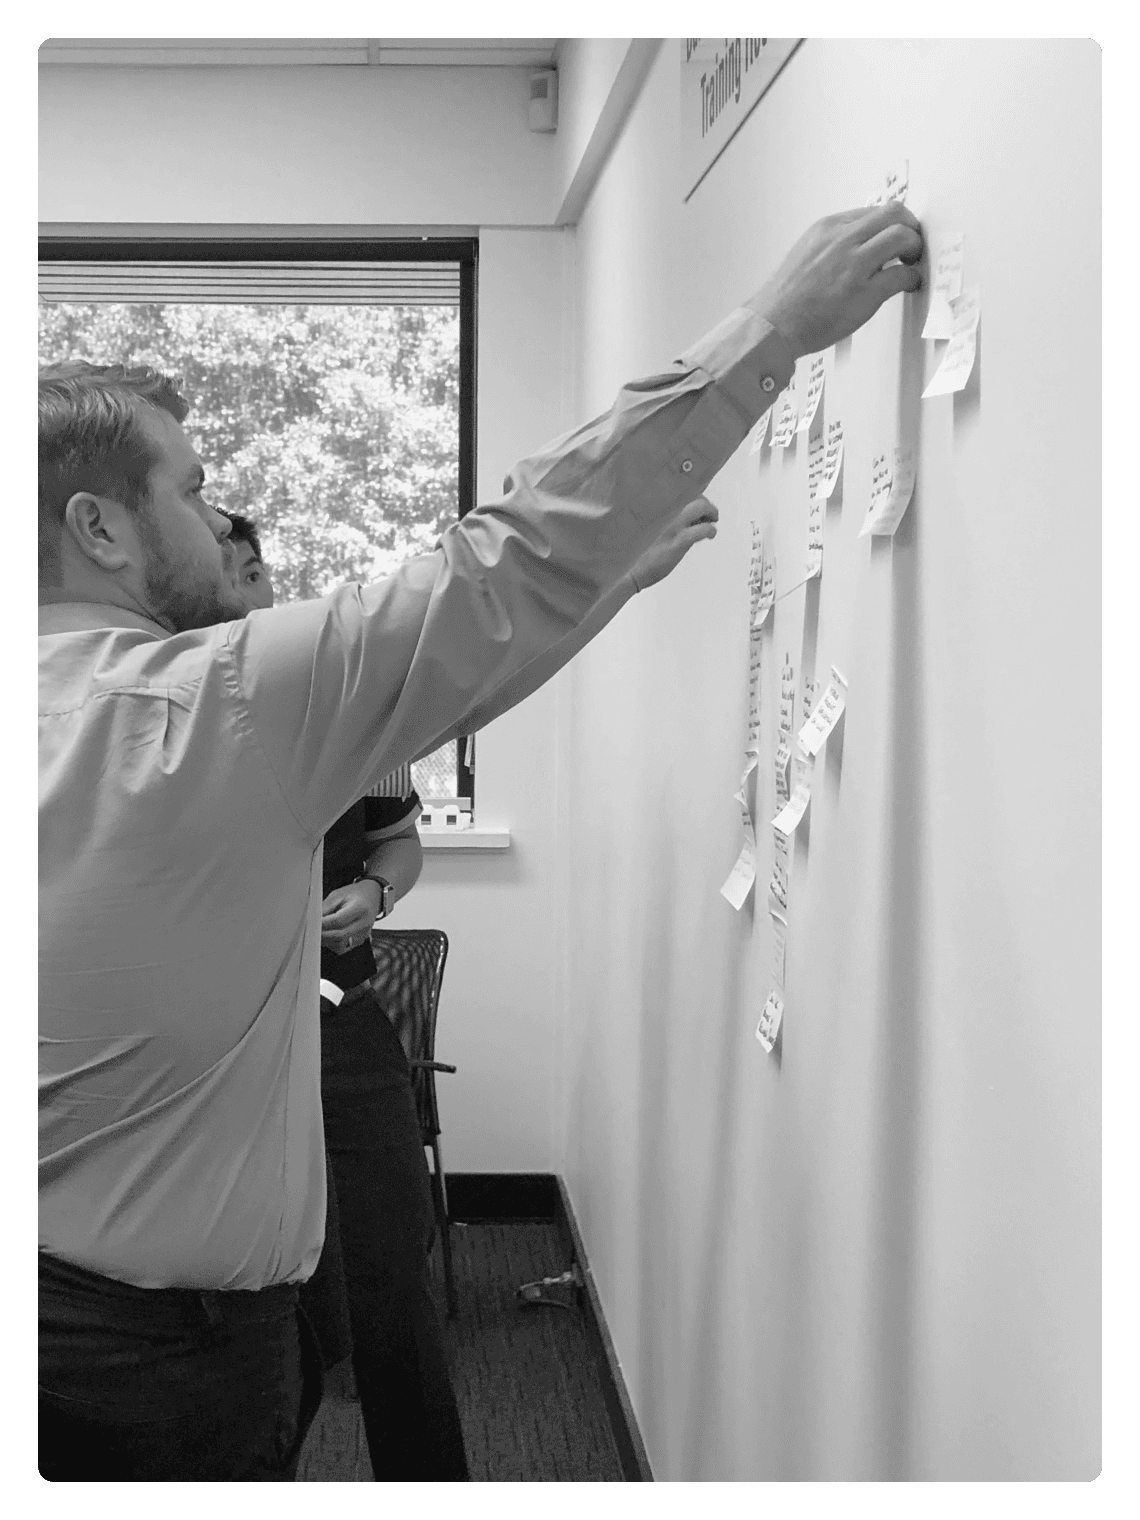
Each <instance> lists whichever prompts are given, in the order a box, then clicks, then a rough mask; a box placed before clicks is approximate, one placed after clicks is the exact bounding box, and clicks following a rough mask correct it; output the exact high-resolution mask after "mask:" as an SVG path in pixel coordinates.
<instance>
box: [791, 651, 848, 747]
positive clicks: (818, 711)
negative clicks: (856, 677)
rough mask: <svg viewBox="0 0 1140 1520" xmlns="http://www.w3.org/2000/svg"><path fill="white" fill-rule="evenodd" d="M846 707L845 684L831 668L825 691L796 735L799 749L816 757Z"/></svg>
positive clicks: (833, 667) (837, 672)
mask: <svg viewBox="0 0 1140 1520" xmlns="http://www.w3.org/2000/svg"><path fill="white" fill-rule="evenodd" d="M846 706H847V682H846V681H845V680H844V679H843V677H842V676H841V675H840V673H839V671H838V670H836V668H835V666H834V665H833V666H832V667H831V680H830V681H829V682H828V683H827V690H826V691H825V692H824V694H823V696H822V697H821V698H820V699H819V703H818V704H817V706H816V708H815V710H814V712H813V713H812V715H811V717H810V718H809V719H808V720H807V722H806V723H805V724H804V726H803V728H801V729H800V731H799V733H798V734H797V736H796V737H797V740H798V742H799V746H800V748H801V749H802V750H803V751H804V753H805V754H807V755H818V754H819V752H820V750H821V749H822V748H823V746H824V745H825V744H826V743H827V736H828V734H829V733H830V732H831V730H832V729H833V728H834V727H835V725H836V724H837V723H838V722H839V720H840V718H841V717H842V716H843V709H844V708H845V707H846Z"/></svg>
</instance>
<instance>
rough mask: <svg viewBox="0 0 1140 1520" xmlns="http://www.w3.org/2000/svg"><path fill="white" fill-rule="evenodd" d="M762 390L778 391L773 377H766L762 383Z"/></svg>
mask: <svg viewBox="0 0 1140 1520" xmlns="http://www.w3.org/2000/svg"><path fill="white" fill-rule="evenodd" d="M760 389H761V390H762V391H774V390H775V389H776V382H775V381H774V380H773V379H772V377H771V375H765V376H764V378H763V380H761V382H760Z"/></svg>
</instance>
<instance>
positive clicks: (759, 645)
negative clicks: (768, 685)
mask: <svg viewBox="0 0 1140 1520" xmlns="http://www.w3.org/2000/svg"><path fill="white" fill-rule="evenodd" d="M763 653H764V646H763V642H762V640H761V639H760V638H759V637H757V635H756V634H755V633H753V634H752V636H751V638H750V639H749V640H748V751H749V753H753V752H755V753H757V754H758V753H759V751H760V666H761V664H762V663H763Z"/></svg>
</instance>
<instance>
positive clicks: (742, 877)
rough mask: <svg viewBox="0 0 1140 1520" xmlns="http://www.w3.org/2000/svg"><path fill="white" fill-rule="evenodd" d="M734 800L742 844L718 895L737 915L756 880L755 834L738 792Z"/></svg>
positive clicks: (744, 803)
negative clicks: (735, 801)
mask: <svg viewBox="0 0 1140 1520" xmlns="http://www.w3.org/2000/svg"><path fill="white" fill-rule="evenodd" d="M736 800H737V801H738V802H739V804H740V814H741V821H742V822H743V824H744V843H743V844H742V845H741V847H740V854H739V855H738V856H737V857H736V864H735V865H734V866H733V868H732V870H731V871H730V872H729V873H728V878H727V880H726V881H725V883H724V886H723V887H721V889H720V895H721V896H722V897H723V898H724V899H725V901H726V902H728V903H730V904H731V906H732V907H733V908H735V909H736V911H737V912H738V913H739V912H740V910H741V908H742V907H743V906H744V903H745V900H746V899H747V897H748V894H749V892H751V890H752V884H753V882H754V881H755V880H756V834H755V832H754V830H753V828H752V819H751V817H750V816H749V812H748V804H747V803H746V802H745V801H744V800H743V797H742V794H741V793H740V792H738V793H737V799H736Z"/></svg>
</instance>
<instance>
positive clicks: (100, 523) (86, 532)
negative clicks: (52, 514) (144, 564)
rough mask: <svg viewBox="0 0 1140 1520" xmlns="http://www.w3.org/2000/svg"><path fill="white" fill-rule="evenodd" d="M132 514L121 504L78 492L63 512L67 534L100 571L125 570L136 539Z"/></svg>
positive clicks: (105, 497)
mask: <svg viewBox="0 0 1140 1520" xmlns="http://www.w3.org/2000/svg"><path fill="white" fill-rule="evenodd" d="M130 519H131V514H130V512H129V511H128V510H127V508H126V507H125V506H124V505H123V504H122V502H121V501H115V500H114V498H113V497H110V496H95V495H94V494H93V493H92V492H90V491H76V493H75V495H74V496H73V497H72V498H71V499H70V501H69V502H68V503H67V506H66V507H65V508H64V509H63V521H64V531H65V532H67V533H69V534H70V535H71V539H72V541H73V543H74V544H75V546H76V548H77V549H78V550H79V552H80V553H81V554H83V555H84V556H85V557H86V558H87V559H89V560H91V561H92V563H93V564H95V565H97V566H98V567H99V569H100V570H107V571H111V572H114V571H116V570H123V569H125V568H126V567H127V566H128V565H129V564H130V563H131V562H132V559H133V557H134V556H133V554H132V549H133V547H134V543H135V540H136V537H137V535H136V533H135V529H134V524H133V523H132V522H131V520H130Z"/></svg>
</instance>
